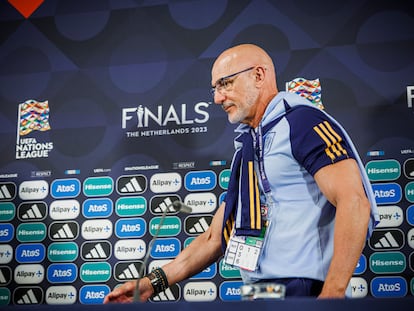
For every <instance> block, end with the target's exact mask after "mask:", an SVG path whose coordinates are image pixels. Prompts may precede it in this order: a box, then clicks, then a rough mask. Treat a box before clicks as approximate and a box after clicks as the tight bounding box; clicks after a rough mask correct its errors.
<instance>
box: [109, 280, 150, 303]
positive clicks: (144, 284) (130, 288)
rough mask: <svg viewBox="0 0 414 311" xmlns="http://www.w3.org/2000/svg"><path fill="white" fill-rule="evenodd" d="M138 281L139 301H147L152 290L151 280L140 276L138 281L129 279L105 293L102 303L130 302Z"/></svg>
mask: <svg viewBox="0 0 414 311" xmlns="http://www.w3.org/2000/svg"><path fill="white" fill-rule="evenodd" d="M137 282H139V285H138V286H139V300H140V301H141V302H145V301H147V300H148V299H149V298H150V297H151V296H152V294H153V293H154V290H153V288H152V285H151V282H150V280H149V279H148V278H146V277H145V278H142V279H139V280H138V281H129V282H126V283H124V284H122V285H121V286H119V287H117V288H115V289H114V290H113V291H112V292H110V293H109V294H108V295H106V297H105V299H104V302H103V303H112V302H116V303H131V302H133V300H134V292H135V288H136V283H137Z"/></svg>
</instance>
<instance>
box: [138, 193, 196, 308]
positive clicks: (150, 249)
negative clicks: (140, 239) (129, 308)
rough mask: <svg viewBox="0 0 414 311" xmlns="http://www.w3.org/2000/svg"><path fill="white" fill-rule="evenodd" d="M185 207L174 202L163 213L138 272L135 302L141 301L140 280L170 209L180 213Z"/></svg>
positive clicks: (178, 202)
mask: <svg viewBox="0 0 414 311" xmlns="http://www.w3.org/2000/svg"><path fill="white" fill-rule="evenodd" d="M183 205H184V204H182V203H181V202H180V201H174V202H172V203H170V204H169V205H167V207H166V208H165V210H164V211H163V213H162V215H161V219H160V222H159V224H158V228H157V231H156V232H155V234H154V236H153V237H152V239H151V241H150V242H149V243H148V250H147V253H146V254H145V257H144V260H143V261H142V265H141V267H140V268H139V271H138V277H139V278H138V279H137V282H136V283H135V291H134V298H133V301H134V302H138V301H140V300H139V296H140V294H141V293H140V290H139V280H140V279H141V278H142V277H143V273H144V269H145V267H146V265H147V263H148V259H149V255H150V253H151V251H152V246H153V244H154V242H155V240H156V239H157V238H158V236H159V234H160V231H161V227H162V225H163V224H164V220H165V217H166V216H167V214H168V210H169V208H170V207H171V206H172V207H173V208H174V210H175V211H176V212H179V211H180V210H181V207H182V206H183ZM187 209H189V210H190V211H189V212H190V213H191V208H189V207H188V208H187Z"/></svg>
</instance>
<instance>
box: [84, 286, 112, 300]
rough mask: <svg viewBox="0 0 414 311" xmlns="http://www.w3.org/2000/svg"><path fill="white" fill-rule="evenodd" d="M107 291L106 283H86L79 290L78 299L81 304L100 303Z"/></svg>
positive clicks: (108, 290)
mask: <svg viewBox="0 0 414 311" xmlns="http://www.w3.org/2000/svg"><path fill="white" fill-rule="evenodd" d="M109 292H110V289H109V287H108V286H106V285H86V286H83V287H82V288H81V289H80V290H79V301H80V303H82V304H102V303H103V300H104V298H105V296H106V295H108V294H109Z"/></svg>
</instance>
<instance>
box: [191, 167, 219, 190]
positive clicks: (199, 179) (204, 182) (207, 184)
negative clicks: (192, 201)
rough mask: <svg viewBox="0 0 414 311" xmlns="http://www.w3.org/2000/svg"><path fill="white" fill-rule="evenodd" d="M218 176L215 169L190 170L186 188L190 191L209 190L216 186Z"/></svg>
mask: <svg viewBox="0 0 414 311" xmlns="http://www.w3.org/2000/svg"><path fill="white" fill-rule="evenodd" d="M216 184H217V177H216V174H215V173H214V172H213V171H198V172H189V173H187V174H186V175H185V188H186V189H187V190H188V191H207V190H212V189H214V188H215V187H216Z"/></svg>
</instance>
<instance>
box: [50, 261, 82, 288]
mask: <svg viewBox="0 0 414 311" xmlns="http://www.w3.org/2000/svg"><path fill="white" fill-rule="evenodd" d="M77 276H78V269H77V267H76V265H75V264H73V263H66V264H58V263H54V264H51V265H50V266H49V267H48V268H47V280H48V281H49V282H50V283H72V282H74V281H75V280H76V278H77Z"/></svg>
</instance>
